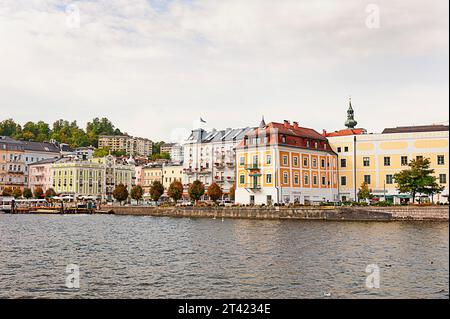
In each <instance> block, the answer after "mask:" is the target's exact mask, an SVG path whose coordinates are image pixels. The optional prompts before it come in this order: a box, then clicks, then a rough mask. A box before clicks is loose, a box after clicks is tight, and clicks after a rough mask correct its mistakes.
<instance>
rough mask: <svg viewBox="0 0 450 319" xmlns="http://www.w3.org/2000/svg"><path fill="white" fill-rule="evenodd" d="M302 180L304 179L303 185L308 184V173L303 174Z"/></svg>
mask: <svg viewBox="0 0 450 319" xmlns="http://www.w3.org/2000/svg"><path fill="white" fill-rule="evenodd" d="M303 181H304V184H305V185H308V183H309V180H308V175H305V176H304V177H303Z"/></svg>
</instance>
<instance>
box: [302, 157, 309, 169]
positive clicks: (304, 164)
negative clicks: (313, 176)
mask: <svg viewBox="0 0 450 319" xmlns="http://www.w3.org/2000/svg"><path fill="white" fill-rule="evenodd" d="M303 166H304V167H307V166H308V158H307V157H303Z"/></svg>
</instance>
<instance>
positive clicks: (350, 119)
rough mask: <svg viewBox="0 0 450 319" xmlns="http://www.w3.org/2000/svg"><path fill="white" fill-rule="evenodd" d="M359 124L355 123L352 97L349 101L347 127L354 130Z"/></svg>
mask: <svg viewBox="0 0 450 319" xmlns="http://www.w3.org/2000/svg"><path fill="white" fill-rule="evenodd" d="M357 124H358V122H356V121H355V117H354V111H353V108H352V98H351V97H350V98H349V101H348V110H347V121H345V126H347V127H348V128H350V129H353V128H355V126H356V125H357Z"/></svg>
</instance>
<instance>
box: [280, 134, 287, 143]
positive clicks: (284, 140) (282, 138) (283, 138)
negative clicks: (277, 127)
mask: <svg viewBox="0 0 450 319" xmlns="http://www.w3.org/2000/svg"><path fill="white" fill-rule="evenodd" d="M281 143H286V136H285V135H283V136H281Z"/></svg>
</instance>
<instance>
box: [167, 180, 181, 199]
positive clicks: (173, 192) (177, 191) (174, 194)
mask: <svg viewBox="0 0 450 319" xmlns="http://www.w3.org/2000/svg"><path fill="white" fill-rule="evenodd" d="M167 195H168V196H169V197H170V198H172V199H173V200H174V201H175V202H176V201H178V200H180V199H181V197H183V184H181V182H180V181H174V182H172V183H171V184H170V186H169V189H168V190H167Z"/></svg>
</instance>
